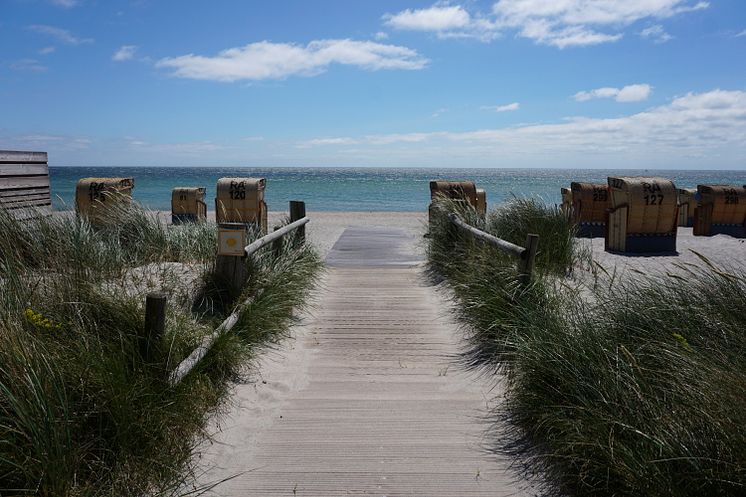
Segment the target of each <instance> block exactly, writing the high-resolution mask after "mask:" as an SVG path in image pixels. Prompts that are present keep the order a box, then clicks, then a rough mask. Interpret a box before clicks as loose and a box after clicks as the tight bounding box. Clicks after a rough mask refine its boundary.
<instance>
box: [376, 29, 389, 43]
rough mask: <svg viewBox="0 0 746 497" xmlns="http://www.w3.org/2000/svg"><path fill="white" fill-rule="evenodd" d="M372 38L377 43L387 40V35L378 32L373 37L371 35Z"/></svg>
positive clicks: (383, 32)
mask: <svg viewBox="0 0 746 497" xmlns="http://www.w3.org/2000/svg"><path fill="white" fill-rule="evenodd" d="M373 38H375V39H376V40H378V41H383V40H388V39H389V34H388V33H387V32H385V31H379V32H378V33H376V34H375V35H373Z"/></svg>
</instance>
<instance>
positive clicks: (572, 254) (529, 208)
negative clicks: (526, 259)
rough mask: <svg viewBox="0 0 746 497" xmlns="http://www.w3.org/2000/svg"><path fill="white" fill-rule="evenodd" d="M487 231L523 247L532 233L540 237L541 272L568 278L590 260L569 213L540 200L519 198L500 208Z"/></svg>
mask: <svg viewBox="0 0 746 497" xmlns="http://www.w3.org/2000/svg"><path fill="white" fill-rule="evenodd" d="M486 231H487V232H489V233H492V234H493V235H495V236H497V237H499V238H502V239H503V240H507V241H509V242H512V243H515V244H517V245H521V246H522V245H524V244H525V241H526V235H528V234H529V233H533V234H536V235H539V250H538V252H537V254H536V264H537V267H538V268H539V270H540V271H548V272H553V273H556V274H564V273H565V272H567V271H569V270H571V269H573V268H574V267H575V266H576V265H577V264H578V263H579V262H580V261H582V260H586V259H588V257H589V255H588V253H587V251H586V250H584V249H583V248H582V247H581V246H580V245H579V244H578V243H577V242H576V239H575V231H576V227H575V225H574V224H573V222H572V220H571V219H570V216H568V215H567V212H565V211H563V210H562V208H561V207H559V206H557V205H549V204H546V203H544V202H543V201H541V200H540V199H537V198H532V197H526V198H522V197H516V198H513V199H512V200H510V201H508V202H506V203H504V204H502V205H498V206H497V207H496V208H495V209H493V210H492V211H491V212H490V214H489V216H488V219H487V222H486Z"/></svg>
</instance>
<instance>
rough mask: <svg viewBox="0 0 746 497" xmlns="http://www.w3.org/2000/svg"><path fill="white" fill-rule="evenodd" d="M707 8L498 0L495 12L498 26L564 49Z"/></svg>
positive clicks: (673, 2) (677, 3)
mask: <svg viewBox="0 0 746 497" xmlns="http://www.w3.org/2000/svg"><path fill="white" fill-rule="evenodd" d="M707 7H709V3H708V2H702V1H700V2H697V3H692V2H691V1H690V0H653V1H651V0H625V1H617V0H562V1H556V0H499V1H498V2H497V3H495V4H494V6H493V9H492V10H493V13H494V14H495V15H496V16H497V18H498V24H500V25H503V26H506V27H512V28H515V29H517V30H518V34H519V35H520V36H523V37H525V38H529V39H532V40H534V41H536V42H537V43H542V44H546V45H553V46H556V47H559V48H565V47H569V46H580V45H595V44H598V43H606V42H611V41H616V40H618V39H620V38H621V37H622V36H623V34H622V33H621V32H619V28H620V27H623V26H627V25H630V24H632V23H634V22H637V21H640V20H644V19H651V18H652V19H665V18H669V17H673V16H675V15H677V14H681V13H685V12H692V11H696V10H701V9H705V8H707ZM599 28H606V29H610V30H612V32H601V31H599V30H598V29H599ZM661 30H662V27H661Z"/></svg>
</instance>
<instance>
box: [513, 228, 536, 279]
mask: <svg viewBox="0 0 746 497" xmlns="http://www.w3.org/2000/svg"><path fill="white" fill-rule="evenodd" d="M538 248H539V235H535V234H533V233H529V234H528V236H526V251H525V252H524V253H523V255H522V256H521V258H520V259H519V261H518V273H519V274H520V280H521V283H523V284H524V285H527V284H529V283H530V282H531V276H532V274H533V272H534V261H535V260H536V251H537V249H538Z"/></svg>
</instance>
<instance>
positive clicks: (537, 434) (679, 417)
mask: <svg viewBox="0 0 746 497" xmlns="http://www.w3.org/2000/svg"><path fill="white" fill-rule="evenodd" d="M493 219H494V217H493ZM448 229H449V228H448V227H447V226H446V225H444V226H441V227H440V228H438V227H436V228H434V229H431V236H432V238H431V239H430V252H429V255H430V261H431V266H432V267H433V269H434V270H435V271H437V272H438V274H440V275H441V276H442V277H444V278H445V279H446V281H447V282H448V284H449V286H450V288H451V289H452V295H453V298H454V301H455V303H456V304H457V305H456V306H455V307H456V312H457V313H458V315H459V316H460V317H461V319H462V320H463V321H464V322H465V324H467V327H466V328H467V331H468V334H467V337H468V346H467V347H466V355H465V360H466V362H468V363H469V364H470V365H472V366H475V367H479V368H480V369H482V370H487V371H490V372H494V371H495V370H501V371H503V372H504V373H505V382H504V385H505V388H506V395H505V400H504V402H503V403H502V405H501V407H500V408H499V412H498V413H496V414H497V415H498V416H499V418H500V419H502V420H504V421H507V422H506V423H502V424H500V425H498V426H501V428H500V429H501V432H500V433H499V434H498V435H497V436H495V448H496V449H497V450H501V451H506V452H508V453H510V454H512V455H514V456H516V457H518V458H521V459H523V460H524V462H525V463H526V464H525V465H523V467H524V468H527V469H526V471H527V472H528V473H531V472H534V471H536V472H540V473H541V474H542V479H543V480H544V481H545V482H546V488H545V491H546V493H547V494H548V495H629V496H633V495H650V496H669V495H674V496H700V495H723V496H725V495H742V494H744V493H746V432H744V430H742V429H741V427H742V426H743V425H744V423H746V397H744V396H743V388H744V385H746V367H745V366H746V359H745V358H746V355H744V352H746V351H745V350H744V348H746V335H744V333H743V323H744V316H746V275H745V274H744V273H743V272H739V271H725V270H723V269H721V268H717V267H714V266H712V265H711V264H709V263H708V262H707V261H704V260H703V262H702V264H701V265H700V266H694V267H685V268H681V269H682V271H681V272H679V273H677V274H675V275H674V274H658V275H645V274H637V275H634V277H629V278H609V280H608V281H604V282H600V283H598V284H596V285H594V286H593V288H586V287H583V286H579V285H578V284H577V283H573V282H572V280H569V279H565V278H563V277H562V276H561V272H560V271H551V270H550V271H539V272H538V274H537V275H536V278H535V279H534V281H533V282H532V283H531V284H530V285H527V286H521V285H520V284H519V283H518V282H517V280H516V278H515V273H514V272H513V271H512V268H511V267H510V265H506V264H505V263H504V260H503V259H501V257H500V256H498V255H496V254H489V250H490V249H488V248H487V247H485V246H484V245H483V244H475V242H474V241H473V240H471V239H469V238H464V237H461V236H460V235H458V234H457V233H455V232H453V231H447V230H448ZM542 240H543V239H542ZM540 244H541V242H540ZM540 246H541V245H540ZM446 249H447V250H448V252H445V250H446ZM449 254H450V257H449ZM549 264H551V263H549ZM545 267H547V266H545Z"/></svg>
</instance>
